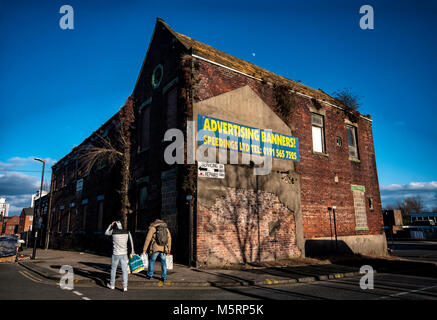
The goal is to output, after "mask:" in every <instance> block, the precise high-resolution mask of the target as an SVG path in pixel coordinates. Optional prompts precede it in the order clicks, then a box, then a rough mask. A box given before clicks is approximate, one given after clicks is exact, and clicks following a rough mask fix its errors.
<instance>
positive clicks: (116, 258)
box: [110, 254, 128, 288]
mask: <svg viewBox="0 0 437 320" xmlns="http://www.w3.org/2000/svg"><path fill="white" fill-rule="evenodd" d="M119 262H120V264H121V271H122V272H123V288H127V272H128V271H127V268H128V266H127V264H128V260H127V255H125V254H122V255H119V256H117V255H112V265H111V282H110V284H111V286H115V276H116V273H117V267H118V263H119Z"/></svg>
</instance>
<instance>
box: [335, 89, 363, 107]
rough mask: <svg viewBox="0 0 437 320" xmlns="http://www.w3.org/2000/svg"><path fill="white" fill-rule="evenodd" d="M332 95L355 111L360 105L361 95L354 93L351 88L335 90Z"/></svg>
mask: <svg viewBox="0 0 437 320" xmlns="http://www.w3.org/2000/svg"><path fill="white" fill-rule="evenodd" d="M332 96H333V97H334V98H335V99H336V100H338V101H339V102H340V103H341V104H343V105H344V106H346V107H348V108H349V109H352V110H355V111H356V110H358V109H359V108H360V107H361V102H360V100H361V97H360V96H359V95H357V94H355V93H354V92H353V91H352V89H351V88H344V89H341V90H336V91H334V92H333V93H332Z"/></svg>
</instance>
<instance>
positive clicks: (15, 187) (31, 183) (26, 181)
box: [0, 172, 41, 196]
mask: <svg viewBox="0 0 437 320" xmlns="http://www.w3.org/2000/svg"><path fill="white" fill-rule="evenodd" d="M40 183H41V181H40V179H38V178H37V177H33V176H29V175H26V174H24V173H21V172H6V173H4V174H3V175H2V176H1V177H0V195H2V196H11V195H21V194H29V193H35V192H36V190H38V189H39V187H38V185H39V184H40Z"/></svg>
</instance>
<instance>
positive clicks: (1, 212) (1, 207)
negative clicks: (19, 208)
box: [0, 198, 9, 217]
mask: <svg viewBox="0 0 437 320" xmlns="http://www.w3.org/2000/svg"><path fill="white" fill-rule="evenodd" d="M8 214H9V203H7V202H6V199H5V198H0V216H3V217H7V216H8Z"/></svg>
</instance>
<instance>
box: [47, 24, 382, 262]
mask: <svg viewBox="0 0 437 320" xmlns="http://www.w3.org/2000/svg"><path fill="white" fill-rule="evenodd" d="M128 104H130V106H133V110H134V115H135V123H134V126H133V128H132V130H131V136H130V140H131V144H132V147H131V152H130V168H131V173H132V179H131V181H130V185H129V199H130V208H129V214H128V224H129V228H130V230H131V231H134V232H135V235H134V238H135V242H136V250H137V251H139V250H140V249H141V246H142V242H143V241H144V238H145V232H146V230H147V227H148V225H149V223H150V222H151V221H153V220H154V219H155V218H157V217H160V218H162V219H164V220H165V221H167V223H168V225H169V227H170V231H171V232H172V236H173V239H174V240H175V241H174V243H175V246H174V249H173V251H174V252H173V254H174V255H175V259H176V261H177V262H180V263H185V264H188V263H192V264H194V265H196V266H199V267H202V266H220V265H225V264H229V263H247V262H255V261H269V260H276V259H284V258H289V257H299V256H305V255H306V256H308V255H316V254H326V253H327V252H328V251H330V250H334V249H335V241H334V239H335V235H337V238H338V242H337V244H338V249H339V250H342V252H356V253H364V254H380V255H383V254H385V252H386V239H385V235H384V232H383V222H382V211H381V200H380V194H379V187H378V178H377V172H376V162H375V152H374V147H373V137H372V120H371V119H370V116H368V115H366V116H364V115H361V114H360V113H359V112H357V111H353V110H350V109H348V108H347V107H345V106H343V105H342V104H341V103H340V102H339V101H337V100H335V99H334V98H332V97H330V96H329V95H327V94H326V93H324V92H323V91H322V90H320V89H319V90H314V89H312V88H309V87H307V86H304V85H302V84H300V83H299V82H295V81H292V80H289V79H286V78H284V77H281V76H278V75H276V74H274V73H271V72H269V71H267V70H265V69H262V68H260V67H258V66H255V65H253V64H251V63H249V62H246V61H244V60H241V59H238V58H235V57H233V56H230V55H228V54H226V53H224V52H221V51H219V50H217V49H215V48H212V47H210V46H208V45H205V44H203V43H200V42H198V41H195V40H193V39H191V38H189V37H187V36H184V35H181V34H179V33H176V32H174V31H173V30H172V29H171V28H170V27H169V26H168V25H167V24H166V23H165V22H164V21H162V20H161V19H157V22H156V26H155V30H154V32H153V36H152V40H151V42H150V44H149V48H148V51H147V54H146V58H145V60H144V63H143V66H142V68H141V71H140V74H139V76H138V79H137V83H136V85H135V88H134V90H133V93H132V95H131V96H130V97H129V99H128V102H127V105H128ZM123 108H126V106H124V107H123ZM123 108H122V109H121V110H123ZM119 113H120V112H119ZM119 113H118V114H116V115H114V117H112V118H111V119H110V120H108V121H107V122H106V123H105V124H104V125H103V126H102V127H101V128H99V129H98V130H97V131H95V132H94V133H93V134H92V135H91V136H90V137H89V138H87V139H86V140H85V141H83V142H82V144H81V145H80V146H79V147H77V148H74V149H73V150H72V152H71V153H69V154H68V155H66V156H65V157H64V158H63V159H61V160H60V161H59V162H58V163H57V164H56V165H55V166H53V168H52V170H53V171H52V172H53V181H54V182H53V192H52V194H51V195H52V205H51V209H50V210H49V211H50V217H49V221H50V229H51V246H53V247H63V248H82V249H88V250H93V251H100V252H104V251H105V250H108V248H109V247H110V243H109V241H106V240H105V239H104V236H103V231H104V230H103V228H104V227H105V226H107V225H108V224H109V223H110V222H111V221H113V220H114V219H116V218H120V209H121V205H120V195H119V193H118V192H117V190H118V189H120V165H119V164H117V163H116V164H115V165H110V164H109V163H107V164H105V163H99V164H96V165H95V166H94V167H93V169H92V170H91V171H90V172H89V174H87V173H85V172H83V170H81V168H82V167H83V166H82V164H81V161H82V160H81V159H82V158H81V157H80V155H79V150H82V151H83V150H86V148H90V147H92V146H93V145H95V144H99V143H101V142H99V141H101V140H102V139H107V140H108V141H111V139H114V138H115V137H116V135H117V128H118V127H119V125H118V122H117V121H118V120H117V119H118V118H119ZM191 121H194V125H193V126H192V125H191V124H192V122H191ZM172 128H177V129H179V130H181V132H183V133H184V142H185V144H184V149H183V150H184V163H174V164H167V163H166V162H165V161H164V152H165V150H166V148H167V147H169V148H171V147H172V145H173V142H171V141H165V140H164V134H165V132H166V131H167V129H172ZM267 130H271V131H267ZM198 132H199V133H202V138H201V140H200V142H198V141H196V142H195V143H194V140H191V139H189V138H187V136H188V133H193V134H194V136H195V137H196V134H197V133H198ZM218 133H221V134H223V133H224V134H226V135H227V138H225V139H224V140H223V139H222V138H221V137H219V135H218ZM217 146H218V148H217V149H216V150H222V151H223V150H225V153H227V155H228V161H227V162H226V163H225V164H224V166H219V165H213V167H214V168H215V170H216V172H214V170H212V173H211V174H209V173H208V174H207V172H209V170H210V169H208V168H206V165H205V163H203V162H200V163H198V162H197V161H196V162H193V161H190V159H192V155H193V154H196V150H197V151H198V150H200V149H202V148H203V149H202V150H212V149H215V148H216V147H217ZM226 150H227V151H226ZM232 152H234V153H236V154H237V158H238V163H236V162H231V161H230V160H229V156H230V154H231V153H232ZM207 154H208V155H210V152H209V151H208V153H207ZM219 154H220V152H217V155H216V156H213V158H210V161H209V162H211V163H216V162H219V161H218V160H219ZM248 154H249V155H250V154H252V155H253V159H252V160H253V161H252V162H243V161H242V160H243V159H244V158H245V157H247V155H248ZM211 155H212V153H211ZM259 155H266V156H268V157H270V158H271V159H272V168H271V171H270V173H269V174H267V175H254V174H253V172H254V169H255V168H257V169H258V168H260V167H262V166H263V164H262V163H258V162H257V161H256V159H257V156H259ZM179 162H180V161H179ZM231 163H234V164H231ZM235 163H236V164H235ZM214 168H213V169H214ZM217 172H218V174H217Z"/></svg>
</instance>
